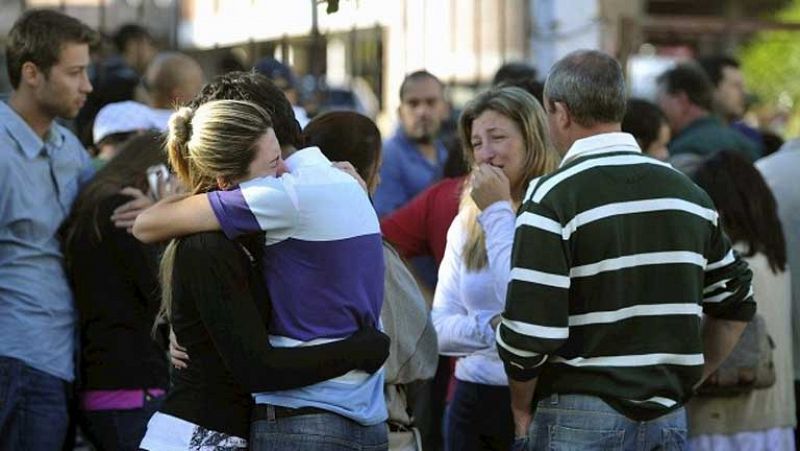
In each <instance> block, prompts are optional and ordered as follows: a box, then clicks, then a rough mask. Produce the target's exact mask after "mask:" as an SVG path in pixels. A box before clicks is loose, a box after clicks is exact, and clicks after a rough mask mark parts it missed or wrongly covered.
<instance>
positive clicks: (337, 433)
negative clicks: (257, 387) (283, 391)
mask: <svg viewBox="0 0 800 451" xmlns="http://www.w3.org/2000/svg"><path fill="white" fill-rule="evenodd" d="M388 433H389V432H388V429H387V427H386V423H379V424H376V425H373V426H363V425H361V424H359V423H356V422H355V421H352V420H350V419H348V418H345V417H343V416H340V415H336V414H334V413H315V414H309V415H298V416H293V417H287V418H275V419H266V420H259V421H254V422H252V423H251V425H250V450H251V451H267V450H269V451H296V450H309V451H352V450H361V451H383V450H386V449H388V447H389V436H388Z"/></svg>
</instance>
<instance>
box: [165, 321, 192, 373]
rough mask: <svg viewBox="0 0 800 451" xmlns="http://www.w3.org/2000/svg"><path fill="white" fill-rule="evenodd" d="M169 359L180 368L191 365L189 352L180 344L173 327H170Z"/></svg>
mask: <svg viewBox="0 0 800 451" xmlns="http://www.w3.org/2000/svg"><path fill="white" fill-rule="evenodd" d="M169 361H170V362H171V363H172V366H174V367H175V368H176V369H179V370H183V369H186V368H188V367H189V354H187V353H186V348H184V347H183V346H181V345H179V344H178V339H177V337H175V332H173V331H172V328H171V327H170V329H169Z"/></svg>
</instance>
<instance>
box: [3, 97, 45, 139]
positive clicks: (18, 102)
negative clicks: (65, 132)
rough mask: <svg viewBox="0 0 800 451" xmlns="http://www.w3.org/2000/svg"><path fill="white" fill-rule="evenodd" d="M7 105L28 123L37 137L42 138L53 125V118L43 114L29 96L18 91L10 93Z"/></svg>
mask: <svg viewBox="0 0 800 451" xmlns="http://www.w3.org/2000/svg"><path fill="white" fill-rule="evenodd" d="M8 106H9V107H11V109H12V110H14V112H15V113H17V114H18V115H19V116H20V117H21V118H22V120H23V121H25V123H26V124H28V126H29V127H30V128H31V130H33V132H34V133H36V136H38V137H39V138H42V139H44V137H45V135H46V134H47V132H48V130H50V127H52V126H53V120H54V119H55V118H53V117H50V116H48V115H46V114H44V113H43V112H42V111H41V109H40V108H38V106H37V105H36V103H35V102H34V101H33V99H31V98H30V96H27V95H25V94H23V93H20V92H19V91H13V92H12V93H11V97H10V98H9V99H8Z"/></svg>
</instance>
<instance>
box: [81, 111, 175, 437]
mask: <svg viewBox="0 0 800 451" xmlns="http://www.w3.org/2000/svg"><path fill="white" fill-rule="evenodd" d="M98 117H99V116H98ZM162 145H163V142H162V140H161V139H160V136H159V135H158V134H157V133H155V132H148V133H145V134H141V135H139V136H136V137H133V138H131V139H130V140H129V141H127V142H126V143H125V144H123V145H122V146H121V147H120V149H119V155H118V158H115V159H113V160H112V161H111V162H109V163H108V164H106V165H105V166H104V168H103V169H102V170H101V171H100V172H98V173H97V175H96V176H95V178H94V179H93V180H92V182H91V183H90V184H89V185H88V186H87V187H86V188H85V189H84V190H83V191H81V194H80V195H79V196H78V199H77V200H76V201H75V205H74V207H73V210H72V213H71V215H70V219H69V222H68V224H69V225H68V226H67V229H66V233H65V236H66V238H65V252H66V262H67V270H68V273H69V277H70V281H71V283H72V287H73V290H74V293H75V303H76V306H77V308H78V316H79V318H80V344H81V354H80V355H81V358H80V373H79V374H80V377H79V381H80V386H79V387H78V390H79V411H80V420H81V421H80V424H81V429H82V430H83V432H84V434H85V435H86V436H87V438H88V439H89V441H90V442H91V443H92V444H93V445H94V446H95V447H96V448H97V449H98V450H121V451H124V450H138V449H139V442H140V441H141V440H142V437H143V436H144V433H145V430H146V428H147V421H148V420H149V419H150V417H151V416H152V415H153V413H154V412H155V411H156V410H157V409H158V406H159V405H160V404H161V401H162V399H163V396H164V393H165V391H166V389H167V386H168V384H169V380H168V376H169V375H168V369H167V360H166V355H165V351H166V349H165V347H164V344H165V343H166V341H165V340H166V337H165V336H164V331H163V330H159V334H158V337H157V338H158V340H156V339H154V337H153V336H151V330H152V325H153V319H154V318H155V316H156V313H157V312H158V307H159V305H160V302H161V296H160V288H159V283H158V254H159V252H160V248H159V246H156V245H147V244H143V243H141V242H140V241H138V240H137V239H136V238H134V237H133V236H132V235H130V234H129V233H127V232H126V231H125V230H122V229H118V228H116V227H114V224H113V223H112V222H111V220H110V218H111V212H112V211H113V210H114V208H116V207H117V206H119V205H121V204H123V203H125V202H127V201H128V200H130V197H128V196H126V195H124V194H120V190H121V189H122V188H124V187H128V186H130V187H135V188H138V189H140V190H142V191H143V192H146V193H149V194H150V195H152V196H156V197H157V196H158V194H159V193H156V192H153V191H152V188H154V187H153V186H150V185H149V183H148V174H147V172H148V168H150V167H153V166H157V165H164V164H166V155H165V154H164V152H163V148H162ZM165 182H166V180H165Z"/></svg>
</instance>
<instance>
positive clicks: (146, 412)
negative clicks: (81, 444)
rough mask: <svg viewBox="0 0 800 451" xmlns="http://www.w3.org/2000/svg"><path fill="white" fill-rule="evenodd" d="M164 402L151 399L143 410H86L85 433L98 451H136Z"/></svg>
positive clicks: (82, 417)
mask: <svg viewBox="0 0 800 451" xmlns="http://www.w3.org/2000/svg"><path fill="white" fill-rule="evenodd" d="M163 401H164V396H158V397H149V396H148V397H147V398H146V399H145V400H144V406H142V407H141V408H139V409H129V410H83V411H81V412H80V413H79V415H80V426H81V430H82V431H83V433H84V434H85V435H86V438H87V439H88V440H89V442H91V443H92V445H93V446H94V447H95V448H96V449H97V451H116V450H118V451H136V450H138V449H139V443H141V441H142V438H144V433H145V432H147V422H148V421H150V417H152V416H153V414H154V413H155V412H156V411H157V410H158V408H159V407H161V403H162V402H163Z"/></svg>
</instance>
